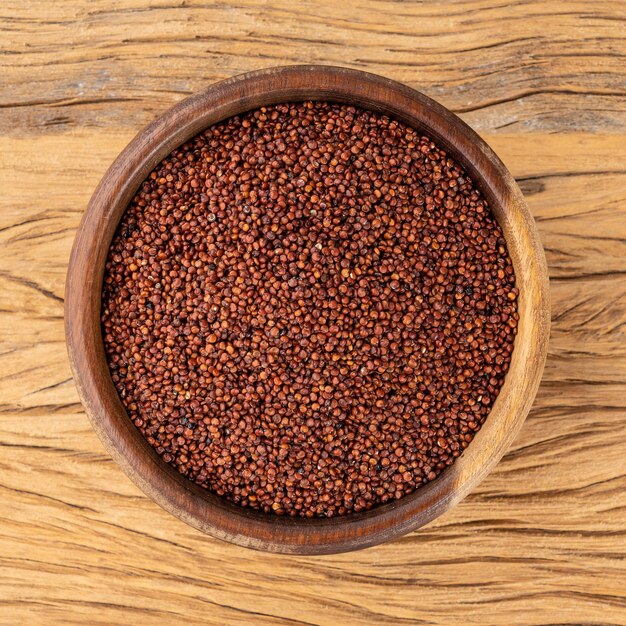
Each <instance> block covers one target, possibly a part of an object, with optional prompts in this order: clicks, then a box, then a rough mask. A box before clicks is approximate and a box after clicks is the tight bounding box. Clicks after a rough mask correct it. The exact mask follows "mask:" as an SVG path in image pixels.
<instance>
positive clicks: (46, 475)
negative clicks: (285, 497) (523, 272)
mask: <svg viewBox="0 0 626 626" xmlns="http://www.w3.org/2000/svg"><path fill="white" fill-rule="evenodd" d="M623 17H624V16H623V3H620V2H609V1H604V0H603V1H601V2H597V3H593V5H590V4H589V3H588V2H582V1H569V2H565V1H560V0H559V1H556V2H551V3H544V2H539V1H538V0H528V1H524V0H521V1H519V2H512V3H504V2H486V1H484V0H462V1H460V2H455V3H436V2H425V3H410V2H392V1H383V0H381V1H378V0H373V1H372V0H349V1H347V2H344V3H337V2H333V3H331V2H329V1H327V0H320V1H319V2H315V3H314V2H308V1H304V2H300V3H292V2H288V0H280V1H276V2H272V3H271V6H269V5H268V3H265V2H261V1H260V0H238V1H237V2H234V3H216V2H200V1H198V2H195V1H194V2H185V3H181V4H178V3H171V2H168V1H167V0H158V1H157V2H154V3H151V6H150V7H149V8H148V7H147V6H146V4H145V3H141V2H139V0H136V1H135V0H119V1H117V2H115V3H110V2H108V3H107V2H101V1H100V0H98V1H93V2H85V1H81V2H77V3H74V4H73V5H70V4H67V3H49V4H48V5H46V6H45V7H43V6H42V5H41V4H40V3H35V2H32V1H22V2H13V1H11V2H5V3H4V5H3V7H2V8H1V9H0V33H2V34H1V35H0V84H2V86H3V87H5V88H4V89H2V90H0V180H1V181H2V183H3V185H2V187H3V189H2V192H3V193H2V197H1V198H0V250H2V254H0V329H1V331H2V332H0V468H1V470H2V471H1V477H0V624H11V625H13V624H20V623H30V624H85V623H92V624H135V623H141V624H162V623H168V624H169V623H181V622H185V623H187V624H201V623H202V624H225V623H227V624H250V623H254V624H257V623H258V624H285V625H287V624H294V625H298V624H338V623H341V624H420V623H434V624H444V623H463V624H484V623H490V624H491V623H493V624H516V623H520V624H522V623H523V624H528V623H531V624H540V623H571V624H574V623H597V624H600V623H601V624H623V623H626V599H625V593H624V592H625V590H624V585H623V582H622V581H623V580H624V579H625V578H626V568H625V566H624V560H625V556H626V525H625V524H624V520H625V519H626V489H625V487H626V480H625V478H624V476H625V475H626V461H625V457H624V453H623V449H624V445H623V433H624V431H625V428H626V348H625V347H624V346H625V345H626V342H625V330H626V254H625V252H626V250H625V246H626V194H625V192H624V189H625V188H626V167H625V166H624V162H625V159H624V157H626V152H625V150H624V145H626V119H625V117H624V116H625V111H626V107H625V106H624V103H625V101H626V100H625V98H624V91H625V89H626V81H625V78H624V74H625V71H624V63H623V60H624V57H625V55H626V45H625V43H624V40H623V29H624V22H623ZM291 62H320V63H339V64H342V65H349V66H351V67H357V68H361V69H368V70H371V71H374V72H378V73H381V74H384V75H387V76H390V77H392V78H395V79H398V80H401V81H404V82H406V83H407V84H410V85H412V86H415V87H418V88H421V89H422V90H423V91H424V92H425V93H427V94H428V95H431V96H433V97H435V98H437V99H439V100H440V101H441V102H442V103H444V104H446V105H447V106H449V107H451V108H452V109H453V110H456V111H458V112H461V115H462V116H463V117H464V119H466V120H467V121H468V122H470V123H471V124H472V125H473V126H474V127H475V128H476V129H477V130H479V131H480V132H481V134H482V135H483V136H484V137H485V139H486V140H487V141H488V142H489V143H490V144H491V145H492V146H493V147H494V149H495V150H496V152H497V153H498V154H499V155H500V156H501V157H502V158H503V160H504V161H505V163H506V164H507V166H508V167H509V168H510V169H511V171H512V173H513V174H514V176H515V177H516V178H517V179H518V181H519V183H520V185H521V186H522V188H523V190H524V191H525V193H526V196H527V199H528V202H529V205H530V207H531V210H532V212H533V214H534V215H535V218H536V220H537V223H538V226H539V229H540V233H541V237H542V241H543V243H544V245H545V247H546V253H547V257H548V263H549V268H550V274H551V297H552V324H553V325H552V334H551V345H550V354H549V357H548V363H547V366H546V371H545V375H544V381H543V384H542V387H541V389H540V393H539V396H538V398H537V401H536V403H535V407H534V409H533V411H532V412H531V415H530V417H529V418H528V420H527V422H526V424H525V426H524V428H523V430H522V432H521V433H520V435H519V437H518V438H517V440H516V442H515V444H514V446H513V447H512V449H511V450H510V452H509V453H508V454H507V456H506V457H505V458H504V459H503V461H502V462H501V463H500V464H499V465H498V467H497V468H496V470H495V471H494V472H493V473H492V474H491V475H490V476H489V477H488V479H487V480H486V481H485V482H484V483H482V485H481V486H480V487H479V489H478V490H477V491H476V492H475V493H474V494H473V495H472V496H470V497H469V498H468V499H466V500H465V501H464V502H463V503H462V504H461V505H459V506H458V507H457V508H455V509H454V510H453V511H451V512H450V513H449V514H447V515H445V516H444V517H442V518H440V519H439V520H437V521H436V522H435V523H433V524H432V525H430V526H429V527H427V528H425V529H424V530H423V531H420V532H418V533H414V534H412V535H409V536H408V537H405V538H404V539H402V540H400V541H397V542H394V543H391V544H387V545H383V546H380V547H377V548H373V549H369V550H365V551H362V552H358V553H354V554H349V555H339V556H329V557H317V558H313V557H287V556H278V555H265V554H260V553H254V552H250V551H247V550H244V549H241V548H237V547H234V546H230V545H227V544H224V543H221V542H219V541H215V540H212V539H211V538H208V537H206V536H204V535H201V534H200V533H198V532H196V531H194V530H193V529H191V528H189V527H187V526H186V525H184V524H183V523H182V522H179V521H178V520H176V519H174V518H172V517H171V516H169V515H167V514H166V513H164V512H163V511H162V510H161V509H160V508H159V507H157V506H156V505H155V504H153V503H152V502H151V501H149V500H148V499H147V498H145V497H144V496H143V495H142V494H141V493H140V492H139V491H138V490H137V489H136V488H135V487H134V485H133V484H132V483H131V482H130V481H129V480H128V479H126V477H125V476H124V475H123V473H122V472H121V470H119V469H118V467H117V466H116V465H115V464H114V463H113V462H112V461H111V460H110V458H109V457H108V456H107V455H106V454H105V453H104V451H103V449H102V447H101V445H100V443H99V441H98V439H97V438H96V436H95V434H94V433H93V431H92V430H91V428H90V426H89V424H88V421H87V419H86V417H85V415H84V413H83V411H82V408H81V406H80V404H79V402H78V398H77V396H76V392H75V390H74V387H73V383H72V381H71V379H70V373H69V367H68V364H67V356H66V352H65V344H64V335H63V320H62V315H63V302H62V300H63V290H64V281H65V269H66V263H67V258H68V256H69V250H70V247H71V244H72V240H73V234H74V231H75V229H76V226H77V224H78V221H79V220H80V216H81V213H82V210H83V208H84V207H85V206H86V203H87V201H88V199H89V196H90V194H91V191H92V190H93V188H94V187H95V185H96V184H97V181H98V180H99V178H100V176H101V175H102V174H103V173H104V171H105V170H106V168H107V167H108V165H109V164H110V162H111V161H112V159H113V158H114V157H115V155H116V154H117V153H118V152H119V150H121V149H122V148H123V147H124V145H125V144H126V143H127V142H128V141H129V140H130V139H131V137H132V136H133V135H134V134H135V132H136V131H137V130H138V129H139V128H140V127H141V125H143V124H145V123H147V122H148V121H150V120H151V119H152V118H153V117H154V116H155V115H156V114H158V113H159V112H161V111H163V110H164V109H165V108H167V107H168V106H170V105H171V104H173V103H174V102H176V101H178V100H179V99H180V98H182V97H184V96H185V95H186V94H187V93H190V92H192V91H195V90H197V89H200V88H202V87H203V86H205V85H207V84H209V83H210V82H212V81H214V80H216V79H219V78H223V77H227V76H231V75H233V74H235V73H237V72H240V71H245V70H249V69H256V68H260V67H267V66H270V65H274V64H285V63H291Z"/></svg>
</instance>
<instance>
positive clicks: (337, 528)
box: [66, 66, 549, 554]
mask: <svg viewBox="0 0 626 626" xmlns="http://www.w3.org/2000/svg"><path fill="white" fill-rule="evenodd" d="M303 100H323V101H330V102H338V103H349V104H354V105H358V106H360V107H362V108H366V109H371V110H374V111H377V112H381V113H384V114H387V115H390V116H392V117H395V118H396V119H398V120H400V121H402V122H404V123H405V124H407V125H409V126H412V127H414V128H416V129H417V130H419V131H421V132H423V133H424V134H426V135H428V136H429V137H431V138H432V139H433V140H434V141H435V142H436V143H438V144H439V145H441V146H442V147H443V148H445V149H446V150H447V152H448V154H449V155H450V156H451V157H452V158H454V159H455V160H456V161H457V162H458V163H459V164H461V165H462V166H463V168H464V169H465V170H466V171H467V172H468V174H469V175H470V176H471V177H472V178H473V180H474V182H475V184H476V185H477V186H478V188H479V189H480V190H481V192H482V193H483V194H484V196H485V197H486V199H487V200H488V202H489V204H490V206H491V209H492V211H493V212H494V214H495V216H496V218H497V220H498V222H499V224H500V226H501V227H502V230H503V233H504V237H505V239H506V241H507V245H508V250H509V254H510V256H511V259H512V262H513V266H514V269H515V274H516V282H517V286H518V288H519V290H520V296H519V299H518V313H519V316H520V320H519V325H518V334H517V337H516V340H515V345H514V350H513V354H512V360H511V364H510V368H509V372H508V374H507V377H506V379H505V382H504V385H503V387H502V389H501V390H500V394H499V396H498V397H497V399H496V401H495V403H494V405H493V407H492V410H491V412H490V414H489V416H488V418H487V419H486V421H485V423H484V424H483V426H482V428H481V429H480V431H479V432H478V433H477V434H476V436H475V438H474V440H473V441H472V443H471V444H470V445H469V446H468V448H467V450H465V451H464V453H463V454H462V455H461V456H460V457H459V458H458V459H457V460H456V461H455V462H454V464H453V465H451V466H449V467H448V468H447V469H446V470H444V471H443V472H442V474H441V475H440V476H439V477H437V478H436V479H435V480H434V481H432V482H431V483H428V484H427V485H425V486H423V487H420V488H419V489H417V490H416V491H415V492H413V493H412V494H410V495H408V496H405V497H403V498H402V499H400V500H397V501H394V502H391V503H387V504H384V505H381V506H378V507H376V508H374V509H371V510H369V511H364V512H360V513H353V514H349V515H346V516H342V517H334V518H330V519H319V518H312V519H304V518H290V517H278V516H275V515H272V514H265V513H262V512H258V511H254V510H250V509H247V508H244V507H242V506H240V505H236V504H233V503H230V502H228V501H226V500H225V499H223V498H221V497H218V496H216V495H214V494H212V493H210V492H209V491H207V490H205V489H203V488H201V487H199V486H198V485H196V484H195V483H193V482H192V481H190V480H188V479H186V478H185V477H184V476H182V475H181V474H179V473H178V472H177V471H176V470H175V469H173V468H172V467H171V466H169V465H168V464H167V463H165V462H164V461H163V460H162V459H161V458H160V457H159V455H158V454H157V453H156V451H155V450H154V449H153V448H152V447H151V446H150V445H149V444H148V442H147V441H146V440H145V439H144V438H143V436H142V435H141V433H140V432H139V430H138V429H136V428H135V426H134V424H132V422H131V420H130V419H129V418H128V416H127V414H126V411H125V409H124V407H123V405H122V403H121V401H120V399H119V397H118V395H117V392H116V390H115V388H114V386H113V382H112V380H111V377H110V374H109V370H108V365H107V362H106V358H105V353H104V346H103V342H102V336H101V329H100V297H101V288H102V279H103V274H104V264H105V261H106V256H107V252H108V248H109V245H110V243H111V240H112V238H113V235H114V233H115V230H116V228H117V225H118V223H119V221H120V219H121V216H122V214H123V212H124V210H125V209H126V207H127V205H128V203H129V202H130V200H131V199H132V197H133V195H134V194H135V192H136V190H137V189H138V188H139V186H140V184H141V183H142V181H143V180H144V179H145V177H146V176H147V175H148V174H149V173H150V171H151V170H152V169H153V168H154V167H155V166H156V165H157V164H158V163H159V162H160V161H161V160H162V159H163V158H164V157H166V156H167V155H168V154H169V153H170V152H171V151H172V150H173V149H175V148H176V147H178V146H179V145H181V144H182V143H184V142H185V141H187V140H188V139H190V138H191V137H193V136H195V135H196V134H197V133H199V132H201V131H202V130H204V129H206V128H207V127H209V126H211V125H212V124H214V123H217V122H219V121H222V120H224V119H226V118H228V117H231V116H232V115H236V114H239V113H243V112H246V111H249V110H252V109H256V108H258V107H260V106H264V105H269V104H277V103H280V102H294V101H303ZM548 311H549V304H548V296H547V270H546V265H545V258H544V255H543V250H542V248H541V245H540V243H539V240H538V237H537V233H536V230H535V228H534V223H533V220H532V217H531V216H530V214H529V212H528V209H527V207H526V205H525V203H524V201H523V197H522V195H521V192H520V191H519V189H518V187H517V185H516V184H515V182H514V180H513V179H512V177H511V175H510V174H509V173H508V171H507V170H506V168H505V167H504V165H503V164H502V163H501V162H500V160H499V159H498V158H497V157H496V156H495V154H494V153H493V152H492V151H491V149H490V148H489V147H488V146H487V145H486V144H485V143H484V142H483V141H482V140H481V139H480V138H479V137H478V135H476V133H474V132H473V131H472V130H471V129H470V128H469V127H468V126H466V125H465V124H464V123H463V122H462V121H461V120H459V119H458V118H457V117H456V116H455V115H453V114H452V113H451V112H449V111H448V110H447V109H445V108H444V107H442V106H441V105H439V104H437V103H436V102H434V101H432V100H430V99H429V98H427V97H426V96H423V95H422V94H420V93H418V92H416V91H414V90H412V89H409V88H407V87H405V86H403V85H400V84H398V83H395V82H392V81H389V80H387V79H384V78H381V77H378V76H374V75H372V74H366V73H363V72H356V71H353V70H346V69H343V68H331V67H319V66H296V67H286V68H275V69H272V70H264V71H261V72H253V73H251V74H246V75H243V76H241V77H236V78H234V79H230V80H227V81H223V82H221V83H218V84H216V85H213V86H212V87H210V88H209V89H207V90H206V91H204V92H202V93H200V94H198V95H195V96H192V97H191V98H188V99H187V100H185V101H183V102H181V103H179V104H178V105H176V106H175V107H174V108H172V109H170V110H169V111H168V112H166V113H165V114H164V115H163V116H162V117H160V118H158V119H157V120H156V121H155V122H154V123H153V124H151V125H150V126H149V127H147V128H146V129H145V130H143V131H142V132H140V133H139V134H138V135H137V137H135V139H133V141H132V142H131V143H130V144H129V145H128V147H127V148H126V149H125V150H124V151H123V152H122V153H121V154H120V156H119V157H118V158H117V159H116V161H115V162H114V163H113V165H112V166H111V167H110V169H109V170H108V171H107V173H106V174H105V176H104V177H103V179H102V181H101V182H100V184H99V186H98V187H97V189H96V191H95V192H94V194H93V197H92V198H91V201H90V203H89V207H88V209H87V211H86V213H85V216H84V218H83V221H82V223H81V226H80V227H79V231H78V233H77V236H76V240H75V243H74V248H73V251H72V257H71V260H70V265H69V270H68V279H67V287H66V335H67V341H68V352H69V356H70V362H71V365H72V369H73V372H74V376H75V379H76V382H77V387H78V390H79V394H80V396H81V400H82V401H83V404H84V405H85V408H86V410H87V413H88V415H89V417H90V419H91V421H92V424H93V426H94V428H95V430H96V431H97V432H98V434H99V435H100V437H101V438H102V440H103V442H104V444H105V446H106V447H107V449H108V450H109V452H110V453H111V454H112V456H113V457H114V458H115V460H116V461H117V462H118V463H119V464H120V465H121V466H122V468H123V469H124V470H125V472H126V473H127V474H128V475H129V476H130V477H131V478H132V479H133V480H134V481H135V483H136V484H137V485H138V486H139V487H140V488H141V489H142V490H143V491H144V492H146V493H147V494H148V495H149V496H150V497H151V498H152V499H153V500H155V501H156V502H157V503H159V504H160V505H161V506H163V507H164V508H165V509H167V510H168V511H170V512H172V513H174V514H175V515H177V516H178V517H180V518H181V519H183V520H184V521H186V522H188V523H189V524H191V525H192V526H195V527H196V528H199V529H200V530H203V531H205V532H207V533H209V534H211V535H213V536H215V537H219V538H221V539H225V540H229V541H232V542H235V543H238V544H240V545H245V546H248V547H252V548H258V549H265V550H270V551H275V552H294V553H311V554H312V553H316V554H320V553H331V552H341V551H347V550H352V549H356V548H360V547H366V546H369V545H374V544H376V543H380V542H382V541H385V540H388V539H391V538H393V537H397V536H399V535H402V534H404V533H405V532H408V531H409V530H411V529H414V528H418V527H420V526H422V525H424V524H426V523H428V522H429V521H431V520H432V519H434V518H435V517H437V516H438V515H440V514H441V513H442V512H444V511H445V510H447V509H448V508H450V507H451V506H452V505H453V504H454V503H456V502H457V501H458V500H460V499H461V498H462V497H463V496H464V495H466V493H467V492H468V491H469V490H470V489H471V488H472V487H473V486H475V485H476V484H477V483H478V482H479V481H480V480H481V479H482V478H483V477H484V476H485V474H486V473H487V472H488V471H489V470H490V469H491V467H492V466H493V465H494V464H495V463H496V462H497V461H498V460H499V458H500V457H501V456H502V454H503V453H504V452H505V450H506V448H507V447H508V445H509V444H510V442H511V441H512V439H513V437H514V436H515V434H516V433H517V431H518V429H519V428H520V426H521V424H522V423H523V421H524V418H525V417H526V414H527V412H528V410H529V409H530V406H531V404H532V401H533V399H534V396H535V393H536V390H537V387H538V385H539V381H540V378H541V373H542V370H543V364H544V361H545V355H546V350H547V338H548V325H549V317H548Z"/></svg>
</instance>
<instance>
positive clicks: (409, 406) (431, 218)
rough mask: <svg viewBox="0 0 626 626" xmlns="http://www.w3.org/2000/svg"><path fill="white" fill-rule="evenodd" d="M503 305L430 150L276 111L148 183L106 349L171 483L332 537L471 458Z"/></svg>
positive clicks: (117, 278)
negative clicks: (357, 517)
mask: <svg viewBox="0 0 626 626" xmlns="http://www.w3.org/2000/svg"><path fill="white" fill-rule="evenodd" d="M517 295H518V290H517V289H516V287H515V277H514V273H513V267H512V264H511V260H510V258H509V256H508V253H507V249H506V244H505V241H504V238H503V236H502V232H501V229H500V227H499V225H498V223H497V222H496V220H495V219H494V217H493V215H492V213H491V211H490V209H489V207H488V205H487V203H486V201H485V199H484V198H483V197H482V196H481V194H480V193H479V191H478V190H477V189H476V187H475V186H474V183H473V182H472V180H471V179H470V178H469V177H468V175H467V174H466V173H465V172H464V171H463V169H462V168H461V167H460V166H459V165H458V164H457V163H456V162H455V161H453V160H452V159H451V158H450V157H448V155H447V154H446V153H445V152H444V151H443V150H442V149H441V148H440V147H438V146H437V145H436V144H435V143H433V142H432V141H431V140H430V139H429V138H428V137H424V136H421V135H420V134H419V133H418V132H417V131H415V130H413V129H411V128H409V127H407V126H405V125H403V124H401V123H399V122H397V121H395V120H393V119H390V118H388V117H386V116H384V115H380V114H377V113H373V112H370V111H365V110H361V109H358V108H355V107H352V106H344V105H335V104H328V103H319V102H316V103H311V102H308V103H301V104H281V105H277V106H272V107H266V108H262V109H259V110H256V111H253V112H251V113H248V114H245V115H241V116H237V117H233V118H231V119H229V120H227V121H225V122H223V123H220V124H218V125H215V126H213V127H211V128H209V129H208V130H206V131H205V132H203V133H201V134H200V135H198V136H197V137H195V138H194V139H192V140H190V141H188V142H187V143H186V144H184V145H183V146H181V147H180V148H178V149H177V150H175V151H174V152H172V153H171V154H170V155H169V156H168V157H167V158H165V159H164V160H163V161H162V162H161V163H160V164H159V165H158V166H157V167H156V168H155V170H154V171H153V172H152V173H151V174H150V175H149V176H148V178H147V179H146V180H145V181H144V183H143V184H142V185H141V187H140V189H139V190H138V192H137V194H136V195H135V197H134V198H133V200H132V202H131V203H130V205H129V207H128V208H127V210H126V212H125V214H124V216H123V218H122V220H121V223H120V225H119V228H118V230H117V233H116V235H115V237H114V239H113V242H112V244H111V248H110V251H109V256H108V260H107V263H106V271H105V276H104V287H103V294H102V324H103V336H104V343H105V348H106V354H107V358H108V363H109V367H110V371H111V376H112V379H113V382H114V384H115V387H116V389H117V391H118V393H119V395H120V397H121V399H122V402H123V404H124V406H125V407H126V409H127V411H128V414H129V416H130V418H131V419H132V420H133V422H134V423H135V425H136V427H137V428H138V429H139V430H140V431H141V433H142V434H143V435H144V437H145V438H146V439H147V440H148V442H149V443H150V445H152V446H153V447H154V448H155V449H156V451H157V452H158V453H159V455H161V457H162V458H163V459H164V460H165V461H166V462H167V463H170V464H171V465H173V466H174V467H175V468H177V469H178V471H180V472H181V473H182V474H184V475H185V476H187V477H188V478H189V479H190V480H193V481H195V482H196V483H198V484H199V485H202V486H203V487H206V488H207V489H210V490H211V491H213V492H214V493H216V494H219V495H220V496H224V497H226V498H228V499H230V500H232V501H234V502H236V503H239V504H240V505H242V506H247V507H252V508H255V509H261V510H263V511H266V512H272V511H273V512H275V513H277V514H286V515H300V516H307V517H311V516H327V517H331V516H334V515H343V514H346V513H350V512H353V511H361V510H364V509H369V508H371V507H373V506H375V505H377V504H380V503H383V502H387V501H390V500H393V499H396V498H401V497H402V496H404V495H406V494H409V493H411V492H412V491H414V490H415V489H417V488H419V487H420V485H423V484H425V483H427V482H429V481H431V480H433V479H435V478H436V477H437V476H438V475H439V474H440V473H441V471H442V470H443V469H444V468H445V467H446V466H448V465H450V464H451V463H453V462H454V460H455V458H456V457H458V456H459V455H460V454H461V453H462V451H463V450H464V449H465V448H466V447H467V446H468V445H469V444H470V442H471V440H472V438H473V437H474V435H475V434H476V432H477V431H478V430H479V429H480V427H481V425H482V424H483V422H484V420H485V418H486V417H487V415H488V413H489V411H490V409H491V406H492V404H493V402H494V400H495V398H496V396H497V395H498V392H499V390H500V388H501V386H502V383H503V380H504V376H505V374H506V371H507V368H508V366H509V362H510V358H511V352H512V350H513V342H514V338H515V333H516V326H517V320H518V315H517V313H516V298H517Z"/></svg>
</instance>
